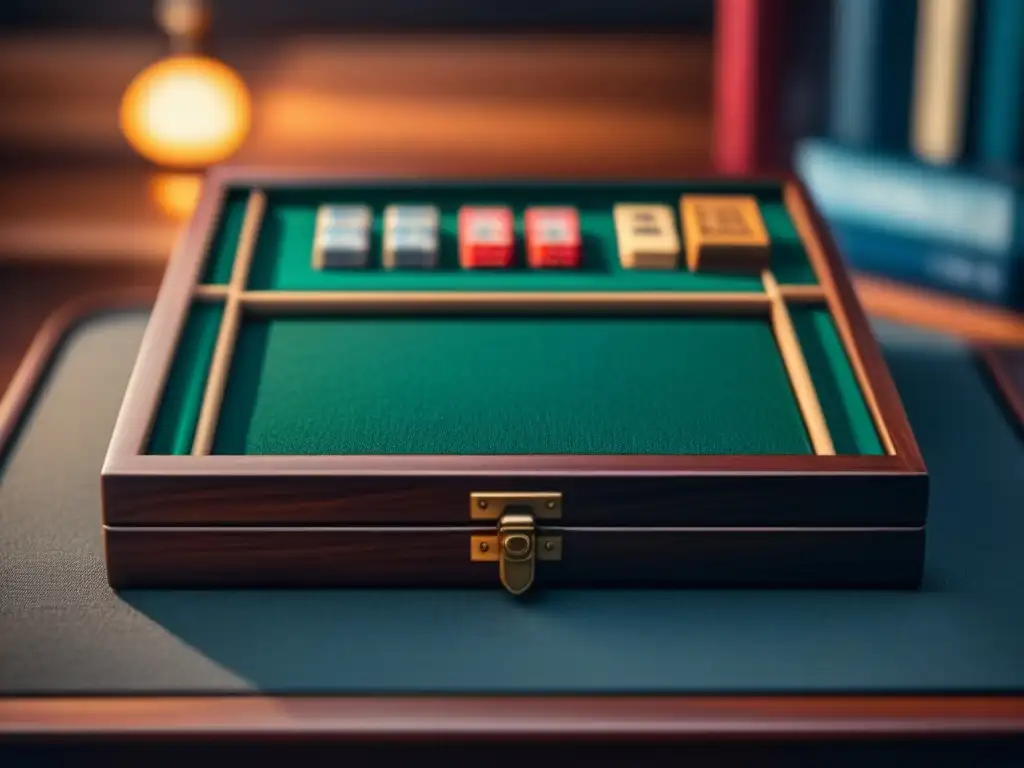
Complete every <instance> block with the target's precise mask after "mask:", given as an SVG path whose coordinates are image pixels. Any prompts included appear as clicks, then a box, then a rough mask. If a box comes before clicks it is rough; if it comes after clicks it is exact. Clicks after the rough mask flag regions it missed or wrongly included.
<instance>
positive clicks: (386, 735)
mask: <svg viewBox="0 0 1024 768" xmlns="http://www.w3.org/2000/svg"><path fill="white" fill-rule="evenodd" d="M1022 732H1024V697H997V696H964V697H952V696H936V697H926V696H804V697H793V696H759V697H742V696H689V697H678V696H664V697H642V696H586V697H584V696H543V697H540V696H515V697H499V696H458V697H455V696H451V697H438V696H345V697H342V696H337V697H302V696H293V697H277V698H275V697H267V696H230V697H225V696H222V697H216V696H211V697H199V696H180V697H169V696H163V697H161V696H154V697H145V698H142V697H103V698H89V697H73V698H46V699H28V698H26V699H2V700H0V735H2V736H8V737H10V736H18V735H20V736H35V737H41V736H45V737H56V736H62V737H69V736H91V737H107V738H118V739H147V740H149V739H159V738H173V739H185V738H203V739H204V740H224V739H226V738H230V737H236V738H242V739H245V740H246V741H252V742H259V743H269V742H273V741H279V740H281V739H288V740H308V739H330V740H337V741H345V742H363V743H366V742H384V741H392V740H395V741H419V742H451V741H455V740H457V741H459V742H467V741H470V742H500V741H510V740H515V741H522V740H533V741H541V742H552V741H566V740H572V741H576V742H605V743H607V742H628V743H634V744H635V743H639V742H677V743H678V742H689V741H696V740H707V739H713V740H736V739H751V738H765V739H769V740H771V741H776V740H778V739H781V738H798V739H800V740H814V741H817V740H826V739H828V740H831V739H835V738H837V737H852V738H855V739H866V738H870V737H873V736H874V737H878V736H883V737H895V736H917V737H931V738H940V739H944V740H947V741H948V740H949V739H952V738H956V737H962V736H965V735H974V736H985V735H988V736H996V735H1019V734H1021V733H1022Z"/></svg>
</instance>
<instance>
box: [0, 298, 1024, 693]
mask: <svg viewBox="0 0 1024 768" xmlns="http://www.w3.org/2000/svg"><path fill="white" fill-rule="evenodd" d="M145 321H146V318H145V316H144V315H143V314H132V313H129V314H117V315H106V316H101V317H98V318H95V319H93V320H90V321H88V322H86V323H84V324H82V325H81V326H79V327H78V329H77V330H76V331H75V332H74V333H73V334H72V335H71V337H70V338H69V339H68V340H67V341H66V343H65V344H64V345H63V347H62V349H61V351H60V353H59V354H58V357H57V359H56V362H55V364H54V366H53V367H52V370H51V372H50V374H49V375H48V378H47V380H46V382H45V383H44V385H43V387H42V389H41V391H40V393H39V395H38V397H37V398H36V401H35V403H34V405H33V407H32V410H31V412H30V414H29V416H28V418H27V419H26V422H25V424H24V426H23V428H22V430H21V432H20V435H19V437H18V439H17V441H16V443H15V444H14V445H13V447H12V449H11V451H10V453H9V455H8V456H7V458H6V462H5V463H6V467H5V470H4V472H3V474H2V476H0V694H14V693H26V694H42V693H92V694H115V693H120V694H129V693H151V694H152V693H161V692H165V693H166V692H176V693H185V692H193V693H237V692H254V691H262V692H336V693H365V692H391V693H397V692H406V693H417V692H441V693H444V692H448V693H470V692H476V693H501V692H506V693H542V692H567V693H601V692H603V693H627V692H635V693H702V692H719V693H740V692H747V693H780V692H964V693H967V692H1000V691H1003V692H1005V691H1020V690H1024V567H1022V565H1021V563H1022V560H1024V558H1022V555H1024V445H1022V444H1021V442H1020V440H1019V438H1018V437H1017V435H1016V433H1015V432H1014V431H1013V430H1012V428H1011V427H1010V426H1009V423H1008V421H1007V419H1006V418H1005V415H1004V414H1003V412H1002V411H1001V410H1000V408H999V407H998V405H997V402H996V400H995V399H994V398H993V396H992V394H991V392H990V390H989V388H988V387H987V386H986V384H985V380H984V378H983V376H982V374H981V373H980V371H979V370H978V368H977V366H976V365H975V364H974V363H973V361H972V359H971V357H970V356H969V355H968V354H967V352H966V350H965V349H964V348H962V347H961V346H960V345H958V344H957V343H956V342H954V341H952V340H950V339H946V338H943V337H938V336H930V335H926V334H923V333H918V332H915V331H910V330H907V329H902V328H898V327H895V326H884V327H881V326H880V327H879V332H880V335H881V337H882V338H883V341H884V343H885V347H886V352H887V356H888V359H889V361H890V365H891V367H892V369H893V372H894V375H895V377H896V379H897V382H898V385H899V387H900V390H901V392H902V394H903V397H904V400H905V402H906V405H907V408H908V410H909V413H910V416H911V420H912V422H913V424H914V428H915V431H916V434H917V436H918V439H919V440H920V442H921V444H922V449H923V451H924V454H925V458H926V461H927V462H928V464H929V467H930V469H931V471H932V472H933V475H934V480H933V500H932V505H931V509H930V516H931V517H930V522H929V536H928V555H927V570H926V577H925V583H924V587H923V589H922V590H921V591H920V592H867V591H855V592H849V591H847V592H838V591H837V592H830V591H802V592H795V591H790V592H783V591H685V590H670V591H603V592H601V591H587V590H581V591H557V592H556V591H549V592H546V593H543V594H542V595H539V599H537V600H535V601H532V602H529V603H526V604H520V603H517V602H516V601H514V600H512V599H509V598H508V596H506V595H504V594H503V593H501V592H500V591H498V590H484V591H462V590H427V591H413V590H403V591H368V590H361V591H343V590H333V591H283V590H282V591H248V592H245V591H207V592H201V591H196V592H187V591H126V592H123V593H121V594H115V593H114V592H112V591H111V590H110V588H109V587H108V586H107V584H106V580H105V574H104V569H103V549H102V539H101V536H100V503H99V480H98V478H99V470H100V466H101V463H102V460H103V456H104V452H105V450H106V447H107V441H108V439H109V437H110V433H111V430H112V427H113V423H114V419H115V416H116V414H117V411H118V408H119V406H120V402H121V397H122V395H123V392H124V386H125V384H126V382H127V378H128V375H129V372H130V368H131V365H132V363H133V360H134V356H135V353H136V350H137V348H138V344H139V342H140V339H141V334H142V331H143V328H144V325H145Z"/></svg>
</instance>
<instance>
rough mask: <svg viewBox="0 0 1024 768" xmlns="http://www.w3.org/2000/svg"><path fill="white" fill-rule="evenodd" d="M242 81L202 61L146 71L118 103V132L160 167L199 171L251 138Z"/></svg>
mask: <svg viewBox="0 0 1024 768" xmlns="http://www.w3.org/2000/svg"><path fill="white" fill-rule="evenodd" d="M251 111H252V107H251V104H250V101H249V92H248V91H247V89H246V87H245V83H243V82H242V79H241V78H240V77H239V76H238V75H237V74H236V73H235V71H234V70H232V69H231V68H230V67H227V66H226V65H224V64H222V63H221V62H219V61H216V60H215V59H211V58H207V57H204V56H173V57H171V58H169V59H164V60H162V61H159V62H157V63H156V64H153V65H152V66H150V67H147V68H146V69H144V70H143V71H142V72H141V73H139V75H138V76H137V77H136V78H135V79H134V80H133V81H132V82H131V84H130V85H129V86H128V89H127V90H126V91H125V94H124V98H123V99H122V101H121V131H122V132H123V133H124V136H125V138H126V139H127V140H128V143H129V144H131V146H132V148H133V149H135V151H136V152H138V153H139V154H140V155H142V156H143V157H145V158H146V159H148V160H151V161H153V162H154V163H157V164H158V165H163V166H171V167H187V168H201V167H204V166H207V165H211V164H213V163H218V162H220V161H222V160H224V159H226V158H228V157H230V156H231V155H233V154H234V153H235V152H236V151H237V150H238V148H239V147H241V146H242V142H243V141H245V137H246V136H247V135H248V133H249V121H250V119H251Z"/></svg>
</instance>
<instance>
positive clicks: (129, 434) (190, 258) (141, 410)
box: [103, 173, 226, 473]
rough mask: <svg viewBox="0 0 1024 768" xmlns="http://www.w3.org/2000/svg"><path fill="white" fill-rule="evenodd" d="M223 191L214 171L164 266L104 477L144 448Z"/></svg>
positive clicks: (110, 449) (214, 224) (212, 230)
mask: <svg viewBox="0 0 1024 768" xmlns="http://www.w3.org/2000/svg"><path fill="white" fill-rule="evenodd" d="M225 192H226V187H225V186H223V185H221V184H218V183H217V182H216V173H211V174H210V175H209V177H208V179H207V182H206V183H205V184H204V185H203V189H202V193H201V196H200V198H199V202H198V204H197V206H196V210H195V213H194V214H193V216H192V218H191V219H190V220H189V223H188V226H187V227H186V228H185V231H184V232H183V233H182V236H181V237H180V238H179V240H178V244H177V246H176V248H175V250H174V255H173V256H172V258H171V261H170V262H169V263H168V265H167V270H166V272H165V273H164V278H163V282H162V283H161V284H160V291H159V293H158V294H157V297H156V303H155V305H154V307H153V312H152V314H151V316H150V321H149V323H148V324H147V326H146V332H145V334H144V335H143V337H142V345H141V347H140V348H139V357H138V359H137V360H136V362H135V367H134V368H133V369H132V374H131V377H130V378H129V380H128V387H127V390H126V391H125V398H124V406H123V407H122V411H121V414H120V415H119V416H118V419H117V423H116V424H115V426H114V434H113V436H112V437H111V441H110V447H109V448H108V450H107V456H106V458H105V460H104V469H103V472H104V473H105V472H106V471H107V467H110V466H116V465H117V464H118V462H119V461H120V460H122V459H123V458H124V457H127V456H137V455H138V454H139V453H141V452H142V451H143V450H144V446H145V444H146V440H147V438H148V437H149V429H150V426H151V424H152V421H153V419H154V418H155V416H156V409H157V407H158V403H159V402H160V397H161V394H162V392H163V386H164V381H165V380H166V377H167V375H168V373H169V371H170V367H171V363H172V358H173V350H174V348H175V346H176V345H177V343H178V336H179V334H180V333H181V331H182V329H183V328H184V325H185V321H186V319H187V317H188V308H189V304H190V302H191V299H192V295H193V291H194V289H195V287H196V286H197V285H198V282H199V275H200V274H201V272H202V269H203V266H204V261H205V255H206V253H207V251H208V250H209V246H210V240H211V238H212V237H213V232H214V230H215V228H216V225H217V221H218V217H219V216H220V212H221V208H222V205H223V202H224V198H225Z"/></svg>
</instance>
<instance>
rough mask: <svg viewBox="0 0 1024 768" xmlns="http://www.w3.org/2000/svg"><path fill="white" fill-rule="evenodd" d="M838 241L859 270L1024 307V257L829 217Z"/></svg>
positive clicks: (1001, 304) (845, 256)
mask: <svg viewBox="0 0 1024 768" xmlns="http://www.w3.org/2000/svg"><path fill="white" fill-rule="evenodd" d="M829 225H830V228H831V230H832V235H833V237H834V238H835V241H836V245H837V246H838V247H839V251H840V253H841V254H842V255H843V259H844V260H845V261H846V263H847V265H848V266H849V267H850V268H851V269H853V270H856V271H859V272H865V273H867V274H870V275H877V276H879V277H885V278H888V279H891V280H896V281H898V282H901V283H905V284H907V285H914V286H918V287H920V288H927V289H929V290H932V291H938V292H940V293H944V294H947V295H950V296H957V297H960V298H964V299H971V300H973V301H980V302H983V303H985V304H988V305H991V306H997V307H1002V308H1004V309H1011V310H1018V311H1019V310H1022V309H1024V280H1022V278H1024V274H1022V270H1024V258H1020V256H1019V255H1017V256H1014V255H1012V254H1003V255H993V254H990V253H985V252H982V251H976V250H972V249H970V248H963V247H957V246H950V245H948V244H945V243H942V242H937V241H933V240H927V239H924V238H915V237H906V236H901V235H897V234H893V233H892V232H889V231H885V230H877V229H872V228H870V227H865V226H862V225H858V224H850V223H847V222H843V221H837V220H831V221H830V222H829Z"/></svg>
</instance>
